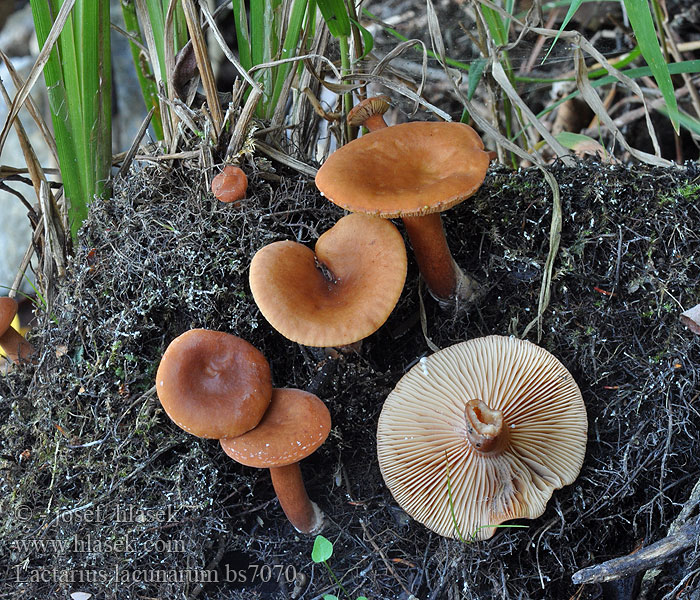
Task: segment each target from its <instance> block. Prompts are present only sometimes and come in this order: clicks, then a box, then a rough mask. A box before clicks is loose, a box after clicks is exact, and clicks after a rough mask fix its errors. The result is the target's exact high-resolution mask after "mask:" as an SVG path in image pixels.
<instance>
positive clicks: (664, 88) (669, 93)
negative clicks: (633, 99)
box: [624, 0, 679, 133]
mask: <svg viewBox="0 0 700 600" xmlns="http://www.w3.org/2000/svg"><path fill="white" fill-rule="evenodd" d="M624 1H625V8H626V9H627V16H628V17H629V20H630V25H632V29H633V30H634V34H635V36H636V37H637V42H638V44H639V47H640V48H641V50H642V56H644V60H646V61H647V64H648V65H649V68H650V69H651V72H652V74H653V76H654V79H655V80H656V84H657V85H658V86H659V90H661V94H662V95H663V97H664V100H665V101H666V106H667V110H668V114H669V118H670V119H671V123H672V124H673V129H675V131H676V133H678V128H679V115H678V105H677V104H676V96H675V94H674V90H673V82H672V81H671V75H670V73H669V70H668V64H667V63H666V60H665V59H664V55H663V53H662V52H661V46H660V45H659V40H658V38H657V37H656V29H654V19H653V18H652V16H651V10H650V9H649V2H648V1H647V0H624Z"/></svg>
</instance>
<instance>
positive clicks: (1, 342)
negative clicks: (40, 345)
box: [0, 298, 34, 363]
mask: <svg viewBox="0 0 700 600" xmlns="http://www.w3.org/2000/svg"><path fill="white" fill-rule="evenodd" d="M17 307H18V305H17V301H16V300H15V299H14V298H0V346H2V349H3V350H4V351H5V354H7V357H8V358H9V359H10V360H11V361H12V362H14V363H19V362H20V361H31V357H32V354H34V348H33V347H32V345H31V344H30V343H29V342H28V341H27V340H25V339H24V337H23V336H22V335H21V334H20V333H19V332H18V331H17V330H15V328H14V327H12V321H13V319H14V318H15V315H16V314H17Z"/></svg>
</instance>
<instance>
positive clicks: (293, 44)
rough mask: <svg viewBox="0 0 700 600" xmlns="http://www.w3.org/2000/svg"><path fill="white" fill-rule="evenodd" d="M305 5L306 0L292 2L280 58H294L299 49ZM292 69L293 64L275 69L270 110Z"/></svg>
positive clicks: (286, 64)
mask: <svg viewBox="0 0 700 600" xmlns="http://www.w3.org/2000/svg"><path fill="white" fill-rule="evenodd" d="M307 4H308V2H307V0H294V3H293V4H292V11H291V13H290V15H289V23H288V24H287V31H286V33H285V36H284V43H283V44H282V52H281V55H280V58H292V57H293V56H295V54H296V51H297V48H298V47H299V40H300V38H301V29H302V26H303V24H304V15H305V14H306V8H307ZM293 68H294V64H293V63H285V64H282V65H279V66H278V67H276V68H275V70H274V86H273V90H272V97H271V99H270V108H271V110H274V108H275V107H276V106H277V102H278V101H279V99H280V95H281V94H282V89H283V88H284V82H285V80H286V79H287V76H288V75H289V72H290V71H291V70H292V69H293Z"/></svg>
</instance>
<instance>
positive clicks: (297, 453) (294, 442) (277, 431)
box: [220, 388, 331, 534]
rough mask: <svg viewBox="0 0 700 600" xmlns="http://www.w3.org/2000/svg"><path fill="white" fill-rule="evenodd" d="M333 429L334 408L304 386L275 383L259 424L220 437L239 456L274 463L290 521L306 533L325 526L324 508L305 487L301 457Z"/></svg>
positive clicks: (275, 482)
mask: <svg viewBox="0 0 700 600" xmlns="http://www.w3.org/2000/svg"><path fill="white" fill-rule="evenodd" d="M330 429H331V417H330V413H329V412H328V409H327V408H326V405H325V404H324V403H323V402H321V400H319V399H318V398H317V397H316V396H314V395H313V394H310V393H308V392H304V391H302V390H295V389H289V388H285V389H274V390H273V392H272V402H271V403H270V407H269V408H268V409H267V412H266V413H265V415H264V416H263V418H262V420H261V421H260V423H259V424H258V425H257V427H255V428H254V429H252V430H251V431H249V432H248V433H245V434H243V435H240V436H238V437H235V438H224V439H222V440H220V443H221V447H222V448H223V449H224V452H226V454H228V455H229V456H230V457H231V458H232V459H233V460H235V461H236V462H239V463H241V464H242V465H245V466H247V467H257V468H260V469H269V470H270V478H271V479H272V486H273V487H274V489H275V493H276V494H277V498H278V499H279V502H280V506H281V507H282V510H283V511H284V514H285V515H287V518H288V519H289V522H290V523H291V524H292V525H293V526H294V527H295V528H296V530H297V531H299V532H301V533H309V534H316V533H319V532H320V531H321V529H322V528H323V520H324V518H323V513H322V512H321V510H320V509H319V508H318V506H317V505H316V503H314V502H312V501H311V500H310V499H309V496H308V494H307V493H306V488H305V487H304V481H303V480H302V477H301V469H300V468H299V461H300V460H302V459H304V458H306V457H307V456H309V455H310V454H312V453H313V452H315V451H316V449H317V448H318V447H319V446H320V445H321V444H323V442H324V441H325V440H326V438H327V437H328V433H329V432H330Z"/></svg>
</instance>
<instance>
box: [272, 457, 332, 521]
mask: <svg viewBox="0 0 700 600" xmlns="http://www.w3.org/2000/svg"><path fill="white" fill-rule="evenodd" d="M270 478H271V479H272V487H274V488H275V493H276V494H277V498H278V499H279V501H280V506H282V510H283V511H284V514H285V515H287V518H288V519H289V522H290V523H291V524H292V525H294V528H295V529H296V530H297V531H299V532H300V533H310V534H317V533H320V531H321V530H322V529H323V525H324V519H323V512H321V509H320V508H319V507H318V506H317V505H316V504H315V503H314V502H312V501H311V500H310V499H309V496H308V494H307V493H306V488H305V487H304V481H303V480H302V478H301V469H300V468H299V463H298V462H296V463H292V464H291V465H286V466H284V467H270Z"/></svg>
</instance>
